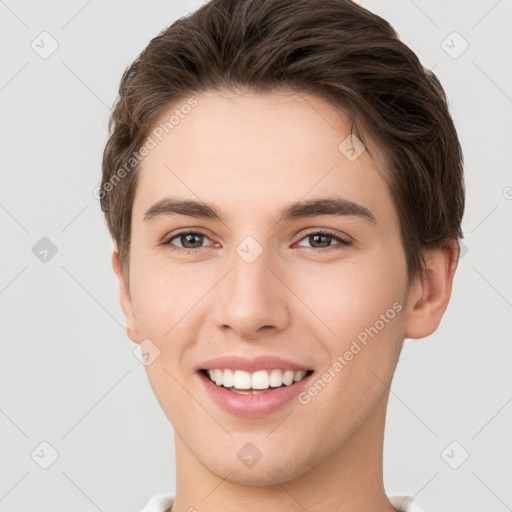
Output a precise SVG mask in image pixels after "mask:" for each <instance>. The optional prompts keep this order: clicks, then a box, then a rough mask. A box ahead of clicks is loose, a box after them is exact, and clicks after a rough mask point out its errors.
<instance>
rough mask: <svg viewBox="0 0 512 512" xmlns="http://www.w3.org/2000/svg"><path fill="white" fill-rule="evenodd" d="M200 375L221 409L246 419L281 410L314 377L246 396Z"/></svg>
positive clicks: (307, 377) (309, 376)
mask: <svg viewBox="0 0 512 512" xmlns="http://www.w3.org/2000/svg"><path fill="white" fill-rule="evenodd" d="M198 374H199V377H200V379H201V382H202V383H203V386H204V387H205V389H206V391H207V392H208V393H209V394H210V396H211V397H212V399H213V401H214V402H215V403H216V404H217V405H218V406H219V407H220V408H221V409H224V410H225V411H226V412H228V413H230V414H234V415H235V416H242V417H245V418H260V417H262V416H266V415H267V414H271V413H273V412H275V411H277V410H279V409H281V408H282V407H284V406H285V405H286V404H287V403H288V402H291V401H292V400H293V399H294V398H295V397H296V396H297V395H298V394H299V393H300V392H301V391H302V390H303V389H304V388H305V387H306V386H307V385H308V382H309V380H310V378H311V376H312V375H313V373H311V374H309V375H308V376H306V377H304V378H303V379H302V380H301V381H300V382H294V383H293V384H290V385H289V386H281V387H279V388H270V389H271V391H267V392H266V393H260V394H257V395H245V394H240V393H236V392H234V391H228V390H227V389H226V388H224V387H222V386H217V384H215V383H214V382H212V381H211V380H210V379H209V378H208V377H206V375H203V373H201V372H198Z"/></svg>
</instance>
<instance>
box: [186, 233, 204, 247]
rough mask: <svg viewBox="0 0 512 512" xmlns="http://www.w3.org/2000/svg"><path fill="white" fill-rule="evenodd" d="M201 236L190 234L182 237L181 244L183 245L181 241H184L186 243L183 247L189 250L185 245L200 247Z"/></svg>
mask: <svg viewBox="0 0 512 512" xmlns="http://www.w3.org/2000/svg"><path fill="white" fill-rule="evenodd" d="M202 236H203V235H200V234H198V233H190V234H188V235H184V236H182V244H183V239H185V240H186V243H185V244H183V246H184V247H186V248H188V249H190V246H187V243H189V242H190V243H191V244H192V246H193V247H201V238H200V237H202ZM194 238H195V239H196V241H195V243H194Z"/></svg>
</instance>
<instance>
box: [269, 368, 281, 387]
mask: <svg viewBox="0 0 512 512" xmlns="http://www.w3.org/2000/svg"><path fill="white" fill-rule="evenodd" d="M269 384H270V387H271V388H278V387H279V386H282V385H283V372H282V371H281V370H272V371H271V372H270V382H269Z"/></svg>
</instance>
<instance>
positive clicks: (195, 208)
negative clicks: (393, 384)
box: [144, 197, 377, 224]
mask: <svg viewBox="0 0 512 512" xmlns="http://www.w3.org/2000/svg"><path fill="white" fill-rule="evenodd" d="M169 215H186V216H188V217H196V218H201V219H212V220H218V221H221V222H224V219H223V216H222V215H221V213H220V212H219V211H218V210H217V208H216V207H215V206H213V205H211V204H208V203H204V202H201V201H193V200H188V199H179V198H175V197H166V198H164V199H161V200H160V201H158V202H157V203H155V204H154V205H153V206H151V207H150V208H149V209H148V210H147V211H146V213H145V214H144V222H147V221H149V220H151V219H154V218H155V217H161V216H169ZM318 215H334V216H353V217H359V218H361V219H363V220H366V221H368V222H370V223H371V224H376V223H377V221H376V219H375V216H374V215H373V213H372V212H371V211H370V210H369V209H368V208H366V207H365V206H362V205H360V204H357V203H354V202H352V201H349V200H348V199H344V198H341V197H327V198H320V199H310V200H307V201H298V202H295V203H291V204H289V205H287V206H286V207H285V208H283V209H282V210H280V211H279V222H287V221H288V222H289V221H292V220H298V219H302V218H304V217H316V216H318Z"/></svg>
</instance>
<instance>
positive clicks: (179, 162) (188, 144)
mask: <svg viewBox="0 0 512 512" xmlns="http://www.w3.org/2000/svg"><path fill="white" fill-rule="evenodd" d="M193 99H194V101H193V102H191V101H190V98H185V99H183V100H182V101H181V102H177V103H176V104H174V105H173V106H172V107H171V108H169V109H168V110H167V111H166V112H165V113H164V114H163V115H162V116H161V117H160V119H159V121H158V122H157V123H156V124H155V126H154V128H153V130H152V131H151V133H150V137H151V138H152V139H153V142H154V147H153V148H152V149H151V150H150V151H149V152H148V154H147V155H146V156H145V157H144V158H143V160H142V162H141V166H140V175H139V180H138V186H137V192H136V197H135V203H134V211H135V210H137V209H140V208H143V207H146V208H147V207H148V206H149V203H154V202H156V201H158V200H160V199H161V198H162V197H163V196H164V195H165V194H172V195H181V196H184V197H188V198H194V199H196V200H208V202H213V203H216V204H223V205H224V206H225V208H226V209H227V210H229V209H232V210H233V211H235V210H236V209H237V208H238V209H239V208H241V207H243V208H245V209H251V210H253V211H254V213H261V212H262V210H263V209H265V208H266V207H268V208H271V207H277V206H280V205H282V204H283V203H286V202H291V201H297V200H299V199H303V198H313V197H320V196H325V195H326V194H331V195H332V194H333V193H336V195H338V196H340V197H346V198H347V199H349V200H352V201H357V202H359V203H363V204H365V206H367V207H368V208H370V209H372V210H377V212H378V211H379V210H381V213H382V214H385V213H386V212H385V210H386V209H389V208H390V207H391V208H392V204H391V198H390V196H389V191H388V187H387V185H386V183H385V181H384V179H383V175H384V172H385V168H384V163H383V160H382V159H381V158H380V157H379V153H378V150H377V149H376V146H375V144H373V143H371V141H369V140H365V144H366V146H368V149H367V150H365V146H363V145H362V142H361V141H360V140H359V138H357V136H355V135H354V134H352V135H351V133H350V131H351V129H350V124H349V121H348V116H347V114H346V113H345V112H344V111H343V110H341V109H339V108H336V107H334V106H333V105H331V104H330V103H328V102H327V101H325V100H323V99H321V98H319V97H317V96H313V95H309V94H305V93H300V94H299V93H295V92H291V91H281V92H272V93H264V94H255V93H243V94H235V93H232V92H231V93H230V92H221V91H210V92H208V93H204V94H201V95H196V96H194V98H193ZM186 105H193V106H192V107H190V106H189V107H187V108H185V106H186ZM369 142H370V143H371V145H369V144H368V143H369ZM370 152H371V156H370ZM139 213H140V212H139ZM388 213H389V212H388Z"/></svg>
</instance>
